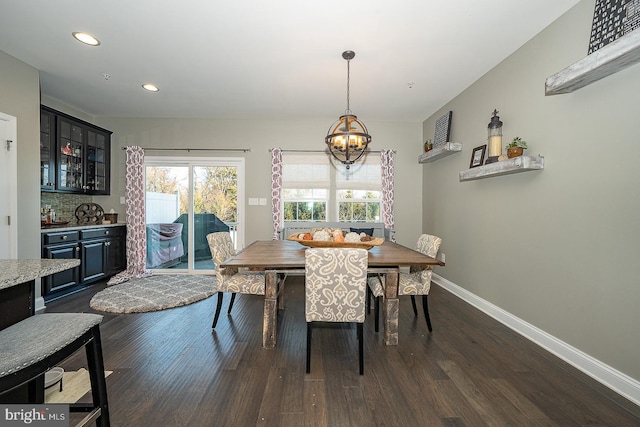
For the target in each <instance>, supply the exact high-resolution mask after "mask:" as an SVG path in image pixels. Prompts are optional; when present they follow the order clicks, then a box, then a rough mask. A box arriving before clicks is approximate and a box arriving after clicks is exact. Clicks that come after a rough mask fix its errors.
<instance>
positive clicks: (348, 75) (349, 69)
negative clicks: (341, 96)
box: [345, 59, 351, 114]
mask: <svg viewBox="0 0 640 427" xmlns="http://www.w3.org/2000/svg"><path fill="white" fill-rule="evenodd" d="M349 64H351V59H347V111H345V114H351V108H349V95H350V93H349V80H350V78H351V67H349Z"/></svg>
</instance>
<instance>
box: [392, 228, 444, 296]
mask: <svg viewBox="0 0 640 427" xmlns="http://www.w3.org/2000/svg"><path fill="white" fill-rule="evenodd" d="M440 244H442V239H441V238H440V237H437V236H432V235H431V234H422V235H421V236H420V237H419V238H418V242H417V243H416V251H418V252H420V253H423V254H425V255H426V256H430V257H431V258H435V257H436V255H438V250H440ZM432 273H433V269H432V268H431V267H423V266H417V265H412V266H411V267H410V268H409V275H410V277H408V278H405V279H409V280H402V281H401V282H402V283H400V287H399V288H398V294H399V295H428V294H429V290H430V289H431V274H432ZM401 279H402V278H401Z"/></svg>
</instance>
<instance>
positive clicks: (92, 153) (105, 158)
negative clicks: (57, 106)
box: [55, 115, 111, 195]
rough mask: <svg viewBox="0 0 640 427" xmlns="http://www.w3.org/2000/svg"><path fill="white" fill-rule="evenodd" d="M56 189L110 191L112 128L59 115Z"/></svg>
mask: <svg viewBox="0 0 640 427" xmlns="http://www.w3.org/2000/svg"><path fill="white" fill-rule="evenodd" d="M56 125H57V135H58V137H57V144H56V155H57V156H58V157H57V158H58V160H57V162H56V166H57V168H56V174H57V180H56V187H55V188H56V191H61V192H71V193H84V194H103V195H107V194H109V190H110V186H109V178H110V177H109V169H110V167H109V165H110V159H109V155H110V150H111V132H109V131H107V130H105V129H101V128H99V127H96V126H93V125H90V124H88V123H85V122H82V121H80V120H78V121H76V120H73V119H72V118H70V117H66V116H62V115H58V116H57V122H56Z"/></svg>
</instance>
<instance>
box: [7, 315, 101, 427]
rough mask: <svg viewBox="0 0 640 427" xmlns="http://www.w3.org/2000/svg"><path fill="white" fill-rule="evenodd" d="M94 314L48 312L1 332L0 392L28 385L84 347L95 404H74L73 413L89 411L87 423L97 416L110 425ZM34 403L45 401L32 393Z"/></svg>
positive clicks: (98, 320) (71, 407)
mask: <svg viewBox="0 0 640 427" xmlns="http://www.w3.org/2000/svg"><path fill="white" fill-rule="evenodd" d="M101 321H102V316H101V315H98V314H91V313H45V314H38V315H35V316H31V317H28V318H26V319H24V320H22V321H20V322H18V323H16V324H14V325H11V326H9V327H8V328H6V329H3V330H2V331H0V394H3V393H5V392H8V391H10V390H12V389H14V388H16V387H18V386H20V385H22V384H25V383H27V382H29V381H31V380H33V379H35V378H37V377H38V376H40V375H44V373H45V372H46V371H47V370H48V369H50V368H52V367H54V366H56V364H58V363H59V362H61V361H63V360H64V359H66V358H67V357H69V356H71V355H72V354H73V353H75V352H76V351H77V350H79V349H81V348H82V347H85V350H86V354H87V365H88V370H89V379H90V381H91V394H92V398H93V404H84V403H74V404H71V405H70V406H69V411H70V412H89V414H88V415H87V416H86V417H85V418H84V419H83V420H82V422H81V424H82V425H84V424H86V423H88V422H90V421H92V420H94V419H95V421H96V425H97V426H109V407H108V404H107V385H106V381H105V378H104V363H103V359H102V344H101V341H100V322H101ZM29 399H30V400H31V399H33V401H31V402H19V403H43V402H41V401H40V402H38V401H37V400H41V399H42V397H40V398H39V399H38V398H36V397H34V396H30V397H29Z"/></svg>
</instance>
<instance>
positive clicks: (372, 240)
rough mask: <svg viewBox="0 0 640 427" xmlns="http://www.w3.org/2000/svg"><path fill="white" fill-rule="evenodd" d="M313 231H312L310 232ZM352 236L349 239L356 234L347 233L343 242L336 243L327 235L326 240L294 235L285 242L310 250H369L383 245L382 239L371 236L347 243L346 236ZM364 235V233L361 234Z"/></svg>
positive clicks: (312, 234)
mask: <svg viewBox="0 0 640 427" xmlns="http://www.w3.org/2000/svg"><path fill="white" fill-rule="evenodd" d="M312 231H313V230H312ZM328 234H330V233H328ZM349 234H352V236H351V238H354V236H353V234H357V233H347V235H346V236H343V239H344V240H340V241H336V240H334V239H333V237H332V235H331V234H330V235H329V239H328V240H325V239H323V240H320V239H314V238H313V237H314V236H315V233H312V232H309V233H294V234H292V235H290V236H289V237H287V240H291V241H294V242H298V243H300V244H301V245H304V246H308V247H310V248H362V249H367V250H369V249H371V248H373V247H374V246H380V245H381V244H382V243H384V239H383V238H381V237H371V236H366V237H364V236H362V235H360V236H359V239H363V240H359V241H354V240H351V241H349V237H348V235H349ZM362 234H364V233H362Z"/></svg>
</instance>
